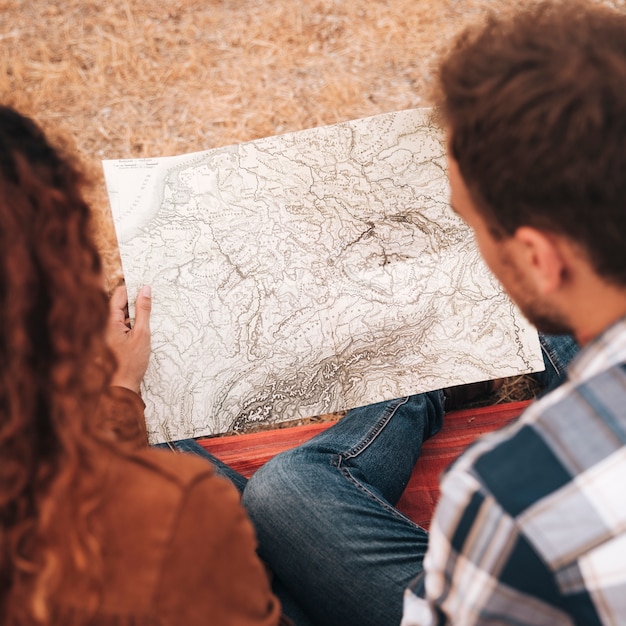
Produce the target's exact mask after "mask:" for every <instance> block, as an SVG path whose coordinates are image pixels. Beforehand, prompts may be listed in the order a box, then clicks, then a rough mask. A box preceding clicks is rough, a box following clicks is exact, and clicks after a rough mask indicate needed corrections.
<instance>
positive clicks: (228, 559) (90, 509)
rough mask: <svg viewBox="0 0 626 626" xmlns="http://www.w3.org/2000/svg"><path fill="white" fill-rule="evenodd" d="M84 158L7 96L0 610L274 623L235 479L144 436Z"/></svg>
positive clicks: (142, 337)
mask: <svg viewBox="0 0 626 626" xmlns="http://www.w3.org/2000/svg"><path fill="white" fill-rule="evenodd" d="M82 185H83V179H82V177H81V175H80V173H79V171H78V169H77V168H76V167H75V166H74V165H73V164H72V163H71V162H70V161H69V160H68V159H67V158H64V157H62V156H61V155H60V154H59V152H58V151H57V150H55V149H54V148H53V147H52V146H51V145H50V144H49V142H48V141H47V139H46V138H45V136H44V134H43V133H42V131H41V130H40V129H39V128H38V126H37V125H36V124H35V123H34V122H32V121H31V120H29V119H27V118H25V117H23V116H22V115H20V114H19V113H17V112H16V111H14V110H12V109H10V108H8V107H0V380H1V382H0V623H1V624H3V625H5V626H18V625H20V626H22V625H26V624H28V625H30V624H54V625H60V624H63V625H64V626H71V625H73V624H76V625H78V624H94V625H96V624H97V625H101V626H104V625H109V624H116V625H118V626H119V625H124V624H129V625H130V624H133V625H135V626H141V625H144V624H145V625H148V624H150V625H152V624H163V625H165V624H185V625H186V626H193V625H194V624H208V623H212V624H238V625H239V624H257V625H269V624H277V623H278V622H279V620H280V607H279V603H278V602H277V600H276V599H275V597H274V596H273V595H272V593H271V591H270V587H269V583H268V581H267V578H266V575H265V571H264V568H263V566H262V564H261V563H260V561H259V560H258V559H257V557H256V555H255V552H254V550H255V539H254V533H253V530H252V527H251V525H250V523H249V521H248V519H247V517H246V516H245V513H244V512H243V509H242V508H241V506H240V503H239V494H238V493H237V491H236V489H235V488H234V487H233V486H232V485H231V484H229V483H228V482H227V481H225V480H224V479H222V478H218V477H217V476H216V475H215V474H214V471H213V469H212V467H211V466H210V465H209V464H208V463H205V462H203V461H202V460H199V459H195V458H192V457H190V456H185V455H172V454H170V453H168V452H165V451H158V450H151V449H149V448H148V445H147V439H146V433H145V426H144V421H143V403H142V401H141V398H140V397H139V395H138V391H139V384H140V382H141V379H142V378H143V375H144V373H145V369H146V367H147V363H148V358H149V352H150V330H149V314H150V291H149V289H148V288H144V289H143V290H142V292H141V294H140V295H139V297H138V300H137V319H136V324H135V327H134V328H133V330H130V329H129V328H128V327H127V326H126V325H125V323H124V318H125V316H124V308H125V306H126V304H127V303H126V294H125V290H124V289H118V290H117V291H116V292H115V293H114V295H113V297H112V299H111V301H110V302H109V301H108V299H107V296H106V294H105V292H104V289H103V277H102V268H101V261H100V258H99V255H98V252H97V250H96V247H95V244H94V241H93V238H92V235H91V232H90V211H89V208H88V206H87V205H86V203H85V201H84V200H83V198H82V195H81V187H82Z"/></svg>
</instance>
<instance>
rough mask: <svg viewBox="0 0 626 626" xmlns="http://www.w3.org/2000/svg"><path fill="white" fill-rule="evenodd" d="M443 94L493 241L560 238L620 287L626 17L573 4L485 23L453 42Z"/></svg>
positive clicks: (462, 163) (624, 246) (623, 279)
mask: <svg viewBox="0 0 626 626" xmlns="http://www.w3.org/2000/svg"><path fill="white" fill-rule="evenodd" d="M438 91H439V94H438V98H437V99H438V105H439V106H438V109H439V111H440V113H441V116H442V118H443V123H444V125H445V126H446V127H447V128H448V130H449V133H450V136H451V153H452V155H453V156H454V158H455V159H456V161H457V162H458V164H459V169H460V172H461V174H462V176H463V179H464V181H465V183H466V185H467V187H468V189H469V191H470V194H471V196H472V198H473V200H474V202H475V204H476V208H477V209H478V210H479V211H480V212H481V213H482V215H483V217H484V218H485V219H486V221H487V223H488V224H489V226H490V228H491V230H492V232H493V233H494V235H496V236H500V237H504V236H510V235H512V234H513V233H514V232H515V231H516V230H517V228H519V227H520V226H522V225H529V226H534V227H536V228H541V229H544V230H546V231H551V232H555V233H559V234H562V235H565V236H567V237H569V238H570V239H571V240H572V241H574V242H576V243H577V244H579V245H580V246H581V248H582V249H583V250H584V251H586V253H587V255H588V257H589V259H590V261H591V263H592V264H593V267H594V269H595V270H596V272H597V273H598V274H599V275H601V276H603V277H604V278H605V279H606V280H608V281H609V282H613V283H615V284H617V285H621V286H624V285H626V255H625V254H624V250H626V210H625V204H626V15H624V14H623V13H621V12H618V11H616V10H611V9H608V8H606V7H603V6H599V5H597V4H593V3H590V2H582V1H580V2H579V1H575V0H566V2H544V3H541V4H538V5H531V6H530V7H528V6H527V7H524V8H522V9H519V10H518V11H517V12H516V13H515V14H514V15H513V16H507V15H506V14H505V15H499V16H495V15H492V16H490V17H489V18H488V19H487V20H486V22H485V23H482V24H480V25H476V26H474V27H471V28H469V29H468V30H466V31H465V32H463V33H462V34H461V35H460V36H459V38H458V39H457V41H456V44H455V46H454V48H453V50H452V51H451V52H450V53H449V54H447V55H446V57H445V58H444V59H443V61H442V62H441V64H440V67H439V72H438Z"/></svg>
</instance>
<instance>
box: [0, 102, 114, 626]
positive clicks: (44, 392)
mask: <svg viewBox="0 0 626 626" xmlns="http://www.w3.org/2000/svg"><path fill="white" fill-rule="evenodd" d="M82 185H83V177H82V174H81V173H80V171H79V169H78V168H77V167H75V166H74V165H73V164H72V163H71V161H70V160H69V159H68V158H64V157H62V156H61V155H60V153H59V151H58V150H55V149H54V148H53V147H52V146H51V145H50V143H49V142H48V141H47V139H46V137H45V136H44V134H43V132H42V131H41V130H40V129H39V128H38V126H37V125H36V124H35V123H34V122H33V121H31V120H30V119H27V118H25V117H23V116H22V115H20V114H19V113H17V112H16V111H15V110H13V109H11V108H9V107H0V377H1V383H0V521H1V526H0V622H1V623H2V624H30V623H45V622H46V620H47V599H48V598H49V597H50V596H51V594H52V593H53V592H54V590H55V587H56V585H57V584H58V581H59V578H60V576H61V575H62V572H61V571H60V565H59V562H60V560H59V558H58V555H57V554H55V545H56V544H55V540H54V539H55V538H54V537H52V536H51V535H52V533H53V531H52V530H51V529H52V528H53V527H56V528H63V529H64V534H65V536H64V541H65V543H66V544H67V543H68V542H69V545H70V546H71V548H70V549H71V553H72V556H73V560H74V565H75V566H76V567H79V568H82V569H85V568H86V563H87V561H88V559H90V557H93V556H95V553H96V552H97V551H98V548H97V545H95V544H93V542H92V538H91V536H90V532H89V527H88V526H89V524H88V518H89V513H90V511H91V510H92V509H93V506H94V505H93V495H94V494H93V493H89V492H88V488H87V487H86V485H87V484H88V482H87V481H85V480H84V476H85V474H87V475H88V474H89V471H90V467H91V464H90V458H93V454H95V453H96V451H95V447H96V446H97V445H98V437H97V435H96V433H95V424H94V423H93V418H94V415H95V413H96V410H97V406H98V403H99V401H100V399H101V397H102V395H103V393H104V391H105V389H107V388H108V384H109V381H110V379H111V376H112V373H113V370H114V367H115V365H114V357H113V355H112V353H111V352H110V351H109V349H108V348H107V345H106V325H107V320H108V302H107V296H106V293H105V292H104V289H103V278H102V271H101V262H100V257H99V255H98V252H97V249H96V246H95V244H94V241H93V239H92V233H91V230H90V211H89V208H88V207H87V205H86V204H85V202H84V200H83V198H82V195H81V189H82ZM81 476H82V477H83V478H82V479H81ZM92 485H93V482H92ZM70 493H71V494H72V497H68V494H70ZM53 522H54V525H53Z"/></svg>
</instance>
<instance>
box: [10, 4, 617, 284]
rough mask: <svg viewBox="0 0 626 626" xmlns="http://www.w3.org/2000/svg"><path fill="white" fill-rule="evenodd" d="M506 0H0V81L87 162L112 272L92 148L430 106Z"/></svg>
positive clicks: (239, 136) (194, 139)
mask: <svg viewBox="0 0 626 626" xmlns="http://www.w3.org/2000/svg"><path fill="white" fill-rule="evenodd" d="M515 4H516V2H515V1H514V0H368V1H365V2H364V1H363V0H280V1H279V0H141V1H139V0H117V1H116V2H107V1H102V0H0V94H1V98H2V100H3V101H4V102H5V103H9V104H13V105H14V106H16V107H18V108H19V109H20V110H22V111H23V112H26V113H28V114H31V115H33V116H34V117H35V118H36V119H37V120H38V121H39V122H40V123H42V124H43V125H44V127H45V128H46V129H47V131H48V132H49V133H52V134H54V135H60V136H63V137H64V138H65V139H66V141H68V142H69V146H70V149H71V150H72V151H75V152H77V153H78V154H79V156H80V157H81V159H82V161H83V162H84V163H85V165H86V168H87V170H88V171H89V172H90V174H91V176H92V179H93V181H94V187H93V189H92V191H91V192H90V200H91V202H92V205H93V207H94V209H95V213H96V216H97V228H98V233H99V237H100V241H101V248H102V252H103V257H104V259H105V266H106V271H107V276H108V279H109V283H110V284H113V283H115V282H117V280H118V279H119V278H120V276H121V269H120V263H119V258H118V254H117V246H116V242H115V234H114V231H113V228H112V225H111V220H110V214H109V210H108V203H107V199H106V193H105V189H104V181H103V177H102V172H101V167H100V160H101V159H104V158H122V157H145V156H162V155H171V154H178V153H184V152H191V151H197V150H202V149H208V148H213V147H217V146H221V145H226V144H230V143H237V142H241V141H246V140H250V139H255V138H259V137H263V136H268V135H274V134H278V133H283V132H287V131H293V130H300V129H303V128H308V127H312V126H317V125H322V124H332V123H335V122H339V121H343V120H348V119H354V118H358V117H364V116H368V115H374V114H377V113H382V112H386V111H391V110H399V109H404V108H410V107H414V106H420V105H427V104H428V93H429V89H430V87H429V80H430V77H431V75H432V67H433V63H434V61H435V59H436V58H437V56H438V54H439V52H440V51H441V50H442V49H443V48H444V47H445V46H446V45H448V43H449V42H450V40H451V38H452V37H453V35H454V33H455V32H457V31H458V30H459V29H460V28H461V27H462V26H463V25H464V24H467V23H469V22H472V21H475V20H477V19H481V17H482V16H483V15H484V14H485V13H486V12H487V11H489V10H493V11H506V10H508V9H509V8H510V7H511V6H514V5H515ZM610 4H618V5H619V6H623V5H624V0H621V1H620V2H614V3H610Z"/></svg>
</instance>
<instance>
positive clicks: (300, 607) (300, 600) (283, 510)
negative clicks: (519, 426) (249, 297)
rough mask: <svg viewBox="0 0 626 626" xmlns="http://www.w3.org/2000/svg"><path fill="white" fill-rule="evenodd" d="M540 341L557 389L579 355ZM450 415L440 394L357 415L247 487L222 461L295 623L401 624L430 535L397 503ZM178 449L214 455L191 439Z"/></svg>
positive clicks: (568, 342) (557, 341) (549, 382)
mask: <svg viewBox="0 0 626 626" xmlns="http://www.w3.org/2000/svg"><path fill="white" fill-rule="evenodd" d="M541 342H542V348H543V352H544V362H545V365H546V371H545V372H542V373H540V374H539V375H537V377H538V379H539V380H540V382H541V383H542V385H544V387H553V386H555V385H556V384H557V382H558V381H560V380H561V378H562V376H563V374H564V371H565V367H566V365H567V364H568V363H569V361H570V360H571V358H572V357H573V356H574V355H575V353H576V352H577V350H578V348H577V346H576V344H575V343H574V341H573V340H572V339H571V338H569V337H547V336H542V337H541ZM443 413H444V411H443V394H442V393H441V392H430V393H425V394H420V395H416V396H411V397H409V398H401V399H398V400H393V401H390V402H383V403H380V404H375V405H369V406H365V407H361V408H358V409H354V410H352V411H349V412H348V414H347V415H346V416H345V417H344V418H342V419H341V420H340V421H339V422H337V423H336V424H335V425H333V426H332V427H331V428H329V429H328V430H326V431H324V432H323V433H321V434H319V435H318V436H317V437H314V438H313V439H311V440H310V441H308V442H306V443H305V444H303V445H301V446H299V447H298V448H295V449H293V450H289V451H287V452H284V453H282V454H280V455H278V456H276V457H274V458H273V459H272V460H270V461H269V462H268V463H267V464H266V465H264V466H263V467H262V468H261V469H259V470H258V471H257V472H256V473H255V474H254V476H253V477H252V478H251V479H250V481H249V482H248V483H247V484H245V479H244V478H243V477H241V476H239V475H237V474H236V473H234V472H233V470H231V469H230V468H229V467H228V466H225V465H224V464H222V463H220V462H219V461H218V462H217V469H218V471H219V472H220V473H222V474H224V475H225V476H227V477H229V478H231V480H233V481H234V482H235V483H236V484H238V485H239V487H240V488H241V487H245V488H244V489H243V504H244V506H245V507H246V508H247V510H248V513H249V515H250V517H251V519H252V521H253V523H254V525H255V527H256V531H257V536H258V540H259V554H260V556H261V557H262V558H263V560H264V561H265V562H266V563H267V564H268V565H269V566H270V568H271V569H272V571H273V572H274V574H275V575H276V579H277V580H276V584H277V589H276V591H277V593H278V595H279V597H280V599H281V601H282V602H283V604H284V607H285V613H286V614H287V615H289V616H290V617H291V618H292V619H293V620H294V622H295V623H296V624H297V625H298V626H301V625H304V624H319V625H323V626H332V625H333V624H337V625H339V624H341V625H343V626H346V625H351V624H354V625H359V626H369V625H371V626H382V625H387V624H399V623H400V619H401V614H402V597H403V592H404V589H405V587H406V586H407V584H408V583H409V582H410V581H411V580H412V579H413V578H414V577H415V576H417V575H418V574H419V573H420V571H421V570H422V562H423V559H424V554H425V553H426V549H427V546H428V534H427V532H426V531H425V530H424V529H423V528H420V527H419V526H418V525H417V524H415V523H414V522H412V521H411V520H410V519H408V518H407V517H405V516H404V515H403V514H402V513H400V512H399V511H398V510H396V508H395V504H396V502H397V501H398V499H399V498H400V496H401V495H402V492H403V490H404V488H405V486H406V484H407V482H408V480H409V478H410V476H411V472H412V470H413V466H414V465H415V462H416V461H417V458H418V456H419V453H420V450H421V446H422V443H423V442H424V441H425V440H426V439H427V438H428V437H430V436H431V435H433V434H434V433H436V432H437V431H438V430H439V429H440V427H441V423H442V419H443ZM177 447H179V448H181V449H183V450H186V451H191V452H197V453H199V454H202V455H204V456H210V455H208V454H207V453H206V452H205V451H204V449H203V448H201V447H200V446H199V445H198V444H196V443H195V442H192V441H191V442H190V441H186V442H178V443H177ZM211 460H212V461H215V460H214V459H212V458H211Z"/></svg>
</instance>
